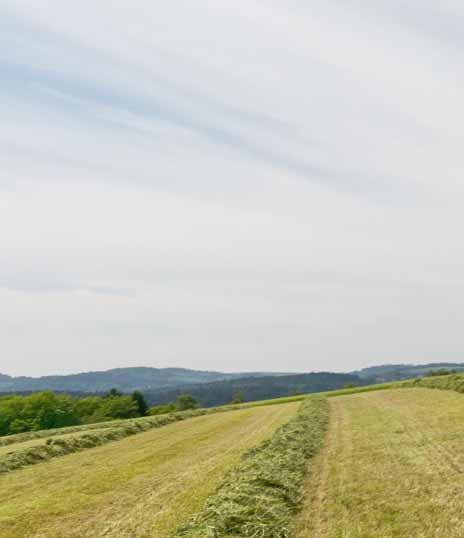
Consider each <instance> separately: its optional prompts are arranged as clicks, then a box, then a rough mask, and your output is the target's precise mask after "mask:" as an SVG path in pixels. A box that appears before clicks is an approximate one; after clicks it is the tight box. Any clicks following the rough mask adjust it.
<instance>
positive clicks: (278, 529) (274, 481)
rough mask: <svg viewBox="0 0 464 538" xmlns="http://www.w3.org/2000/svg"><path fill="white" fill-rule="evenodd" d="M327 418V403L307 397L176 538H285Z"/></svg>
mask: <svg viewBox="0 0 464 538" xmlns="http://www.w3.org/2000/svg"><path fill="white" fill-rule="evenodd" d="M328 419H329V406H328V402H327V400H326V399H325V398H315V397H312V398H308V399H307V400H306V401H305V402H304V403H303V404H302V406H301V408H300V410H299V412H298V413H297V415H296V416H295V417H294V418H292V419H291V420H290V421H289V422H288V423H287V424H285V425H284V426H282V427H281V428H279V429H278V430H277V431H276V432H275V433H274V435H273V436H272V437H271V438H270V439H269V440H268V441H265V442H264V443H263V444H261V445H260V446H258V447H257V448H255V449H253V450H251V451H249V452H248V453H247V454H246V455H245V456H244V459H243V461H242V463H241V464H240V465H239V466H238V467H236V468H235V469H234V470H233V471H231V472H230V473H229V474H228V475H227V476H226V478H225V479H224V481H223V483H222V484H221V486H219V488H218V489H217V490H216V492H215V493H214V494H213V495H212V496H211V497H210V498H209V500H207V502H206V504H205V506H204V509H203V510H202V512H200V513H199V514H198V515H196V516H195V517H193V518H192V519H191V520H190V521H189V522H188V523H187V524H186V525H185V526H184V527H182V528H180V529H179V530H178V531H177V533H176V535H175V537H176V538H222V537H224V536H229V537H231V536H233V537H250V538H251V537H253V538H287V537H288V536H290V532H291V529H292V526H293V516H294V514H295V513H296V512H297V509H298V507H299V504H300V500H301V495H302V487H303V483H304V479H305V475H306V470H307V461H308V459H310V458H312V457H313V456H314V455H315V454H316V453H317V452H318V451H319V449H320V447H321V446H322V443H323V440H324V434H325V431H326V428H327V424H328Z"/></svg>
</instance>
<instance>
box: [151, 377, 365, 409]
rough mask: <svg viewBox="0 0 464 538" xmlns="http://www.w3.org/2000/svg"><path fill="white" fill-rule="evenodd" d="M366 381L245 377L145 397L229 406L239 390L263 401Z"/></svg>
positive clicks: (158, 401)
mask: <svg viewBox="0 0 464 538" xmlns="http://www.w3.org/2000/svg"><path fill="white" fill-rule="evenodd" d="M369 383H370V381H369V380H367V379H361V378H360V377H359V376H357V375H353V374H335V373H330V372H313V373H309V374H293V375H279V376H262V377H244V378H238V379H225V380H222V381H215V382H213V383H201V384H198V385H188V386H187V385H185V386H182V387H177V388H175V389H170V390H159V391H145V398H146V399H147V401H148V402H149V403H150V404H151V405H160V404H166V403H170V402H173V401H175V400H176V398H177V397H178V396H179V395H180V394H182V393H183V392H188V393H189V394H191V395H192V396H193V397H194V398H195V399H196V400H197V401H198V402H199V403H200V405H202V406H204V407H210V406H215V405H223V404H227V403H230V402H231V401H232V400H233V398H234V395H235V394H236V393H237V392H238V391H240V392H241V393H242V395H243V398H244V401H246V402H251V401H256V400H266V399H271V398H281V397H285V396H293V395H295V394H310V393H313V392H324V391H328V390H335V389H340V388H343V387H345V386H347V385H356V386H361V385H368V384H369Z"/></svg>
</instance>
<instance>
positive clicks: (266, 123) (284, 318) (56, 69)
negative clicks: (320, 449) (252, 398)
mask: <svg viewBox="0 0 464 538" xmlns="http://www.w3.org/2000/svg"><path fill="white" fill-rule="evenodd" d="M463 24H464V7H463V5H462V3H461V2H458V1H455V0H452V1H448V2H441V3H437V2H434V1H431V0H427V1H421V2H419V1H418V0H414V1H407V2H400V1H399V0H395V1H393V2H392V1H390V2H387V1H383V0H370V1H367V0H347V1H343V2H342V1H338V0H334V1H331V2H327V1H319V0H315V1H312V2H303V1H302V0H289V1H288V2H277V1H273V0H269V1H258V0H247V1H246V2H245V1H243V2H242V1H240V0H239V1H237V2H225V1H222V0H214V1H212V0H211V1H206V0H198V1H197V2H187V1H177V0H173V1H171V2H153V1H148V0H146V1H145V0H140V1H139V2H137V3H136V4H129V3H127V2H122V1H117V0H113V1H111V2H110V1H106V0H101V1H100V2H98V3H95V2H91V1H90V0H83V1H82V2H79V3H71V2H63V1H58V0H43V1H41V0H35V1H34V2H32V1H31V0H15V1H9V0H7V1H4V2H3V3H2V5H1V6H0V80H1V84H0V117H1V122H0V144H1V145H0V147H1V148H2V149H1V150H0V170H1V173H0V327H1V329H0V336H1V342H2V345H1V357H2V358H1V359H0V372H4V373H9V374H18V375H19V374H32V375H43V374H49V373H64V372H71V371H72V372H74V371H81V370H88V369H104V368H110V367H113V366H136V365H147V366H184V367H191V368H196V369H218V370H292V371H296V370H301V371H309V370H350V369H354V368H358V367H361V366H364V365H368V364H374V363H382V362H398V361H411V362H418V361H440V360H443V361H445V360H463V359H464V355H463V349H462V344H461V332H462V323H463V319H462V315H461V312H463V311H464V287H463V286H462V280H463V279H462V273H463V266H464V252H463V248H462V239H461V232H460V230H461V229H462V228H463V225H464V217H463V216H462V200H463V194H464V183H463V181H462V177H461V176H462V168H463V167H462V123H463V120H464V105H463V101H462V94H463V90H464V71H463V69H462V63H463V59H464V41H463V39H462V32H461V31H460V29H461V28H462V26H463Z"/></svg>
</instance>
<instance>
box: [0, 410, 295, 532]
mask: <svg viewBox="0 0 464 538" xmlns="http://www.w3.org/2000/svg"><path fill="white" fill-rule="evenodd" d="M299 405H300V404H298V403H288V404H284V405H279V406H264V407H254V408H250V409H244V410H239V411H235V412H233V413H217V414H213V415H208V416H203V417H197V418H193V419H191V420H188V421H185V422H179V423H174V424H170V425H168V426H165V427H164V428H161V429H159V430H153V431H148V432H145V433H141V434H139V435H137V436H134V437H130V438H127V439H124V440H121V441H117V442H113V443H110V444H108V445H105V446H101V447H97V448H92V449H89V450H86V451H84V452H81V453H76V454H70V455H67V456H64V457H62V458H57V459H54V460H51V461H48V462H45V463H42V464H40V465H35V466H32V467H28V468H25V469H21V470H17V471H14V472H12V473H9V474H5V475H3V476H0V499H1V500H2V502H1V503H0V536H1V537H2V538H39V537H40V538H58V537H59V538H63V537H69V538H71V537H72V538H74V537H75V538H77V537H79V538H81V537H83V536H85V537H86V538H96V537H102V536H105V537H108V538H116V537H118V538H129V537H130V538H139V537H140V538H141V537H147V538H148V537H150V538H153V537H156V538H164V537H168V536H170V535H172V532H173V531H174V530H175V528H177V527H178V526H179V525H181V524H182V523H183V522H184V521H186V520H187V519H188V518H189V517H190V516H191V515H192V514H193V513H194V512H196V511H197V510H199V509H200V508H201V506H202V504H203V502H204V500H205V499H206V497H207V496H208V495H209V494H211V493H212V492H213V491H214V489H215V488H216V486H217V484H218V483H219V482H220V480H221V478H222V477H223V476H224V474H225V473H226V472H227V471H228V470H229V469H230V468H231V467H232V466H233V465H234V464H236V463H237V462H238V461H239V460H240V457H241V455H242V453H243V452H244V451H245V450H248V449H249V448H251V447H254V446H256V445H257V444H259V443H260V442H261V441H263V439H266V438H268V437H269V436H270V435H271V434H272V433H273V432H274V431H275V430H276V428H277V427H279V426H281V425H282V424H283V423H285V422H287V421H288V420H289V418H290V417H291V416H292V415H294V414H295V413H296V411H297V409H298V407H299Z"/></svg>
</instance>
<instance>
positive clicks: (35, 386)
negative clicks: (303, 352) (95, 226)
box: [0, 367, 279, 393]
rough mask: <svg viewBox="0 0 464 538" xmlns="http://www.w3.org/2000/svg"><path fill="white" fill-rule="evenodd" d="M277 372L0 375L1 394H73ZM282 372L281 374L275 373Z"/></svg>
mask: <svg viewBox="0 0 464 538" xmlns="http://www.w3.org/2000/svg"><path fill="white" fill-rule="evenodd" d="M263 375H274V374H265V373H259V372H256V373H254V372H253V373H250V372H247V373H233V374H230V373H224V372H208V371H199V370H188V369H186V368H145V367H137V368H114V369H112V370H105V371H98V372H84V373H79V374H71V375H55V376H44V377H11V376H8V375H4V374H0V393H2V392H4V393H5V392H36V391H43V390H53V391H58V392H73V393H101V392H106V391H108V390H110V389H112V388H116V389H118V390H121V391H123V392H131V391H133V390H142V391H146V390H160V389H167V388H173V387H178V386H184V385H189V384H198V383H207V382H212V381H219V380H223V379H237V378H240V377H249V376H263ZM275 375H279V374H275Z"/></svg>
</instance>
